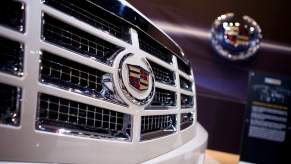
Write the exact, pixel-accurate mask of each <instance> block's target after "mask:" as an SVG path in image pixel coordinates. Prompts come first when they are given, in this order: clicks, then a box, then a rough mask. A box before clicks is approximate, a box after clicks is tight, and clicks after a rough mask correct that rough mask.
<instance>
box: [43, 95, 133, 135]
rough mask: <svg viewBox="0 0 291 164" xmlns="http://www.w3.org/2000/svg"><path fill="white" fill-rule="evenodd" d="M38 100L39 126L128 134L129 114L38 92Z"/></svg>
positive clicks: (89, 132) (50, 128) (60, 129)
mask: <svg viewBox="0 0 291 164" xmlns="http://www.w3.org/2000/svg"><path fill="white" fill-rule="evenodd" d="M38 101H39V102H38V115H37V129H39V130H45V131H51V132H59V133H61V132H66V131H67V132H68V133H69V134H76V135H90V136H95V137H96V136H103V137H120V138H127V137H129V136H130V128H131V127H130V116H129V115H126V114H123V113H119V112H115V111H111V110H108V109H105V108H100V107H94V106H91V105H86V104H83V103H79V102H75V101H71V100H67V99H63V98H59V97H55V96H51V95H47V94H40V96H39V100H38ZM125 119H126V122H127V123H128V125H127V124H125V123H124V122H125ZM64 129H65V130H64Z"/></svg>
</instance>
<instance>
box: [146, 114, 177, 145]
mask: <svg viewBox="0 0 291 164" xmlns="http://www.w3.org/2000/svg"><path fill="white" fill-rule="evenodd" d="M175 127H176V115H155V116H142V118H141V139H142V140H147V139H152V138H156V137H161V136H164V135H168V134H171V133H173V132H175V130H176V128H175Z"/></svg>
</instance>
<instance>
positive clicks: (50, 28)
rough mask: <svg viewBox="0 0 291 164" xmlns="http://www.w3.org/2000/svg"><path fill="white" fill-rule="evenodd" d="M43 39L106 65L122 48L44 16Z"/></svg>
mask: <svg viewBox="0 0 291 164" xmlns="http://www.w3.org/2000/svg"><path fill="white" fill-rule="evenodd" d="M42 39H44V40H45V41H48V42H50V43H53V44H55V45H58V46H61V47H63V48H66V49H68V50H71V51H74V52H76V53H78V54H80V55H83V56H85V57H88V58H90V59H93V60H97V61H100V62H103V63H106V64H112V63H111V62H112V61H111V59H112V58H113V57H114V54H115V53H116V52H118V51H119V50H121V49H122V48H121V47H118V46H116V45H113V44H111V43H109V42H107V41H105V40H102V39H100V38H98V37H96V36H93V35H91V34H89V33H87V32H84V31H81V30H79V29H77V28H75V27H73V26H70V25H68V24H66V23H64V22H61V21H59V20H57V19H55V18H53V17H51V16H49V15H46V14H44V16H43V26H42Z"/></svg>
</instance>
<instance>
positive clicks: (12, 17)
mask: <svg viewBox="0 0 291 164" xmlns="http://www.w3.org/2000/svg"><path fill="white" fill-rule="evenodd" d="M24 8H25V5H24V3H23V2H19V1H12V0H2V1H1V2H0V25H3V26H6V27H8V28H11V29H13V30H16V31H19V32H24V31H25V26H24V24H25V10H24Z"/></svg>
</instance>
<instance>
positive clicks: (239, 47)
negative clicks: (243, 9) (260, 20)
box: [211, 13, 262, 61]
mask: <svg viewBox="0 0 291 164" xmlns="http://www.w3.org/2000/svg"><path fill="white" fill-rule="evenodd" d="M261 31H262V30H261V28H260V26H259V25H258V24H257V22H256V21H255V20H254V19H252V18H251V17H249V16H243V17H236V16H235V15H234V13H227V14H223V15H221V16H219V17H218V18H217V19H216V20H215V21H214V23H213V25H212V28H211V42H212V46H213V48H214V50H215V51H216V52H217V54H218V55H219V56H221V57H223V58H225V59H227V60H230V61H242V60H247V59H249V58H250V57H252V56H254V55H255V53H256V52H257V51H258V49H259V47H260V43H261V40H262V34H261Z"/></svg>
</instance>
